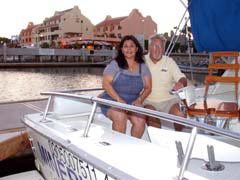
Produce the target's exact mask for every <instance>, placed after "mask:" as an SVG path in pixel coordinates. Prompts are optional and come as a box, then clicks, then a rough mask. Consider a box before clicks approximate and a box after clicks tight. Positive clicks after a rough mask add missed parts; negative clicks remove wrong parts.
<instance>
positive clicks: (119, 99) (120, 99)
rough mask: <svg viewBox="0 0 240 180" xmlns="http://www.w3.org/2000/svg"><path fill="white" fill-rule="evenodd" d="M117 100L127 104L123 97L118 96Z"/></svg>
mask: <svg viewBox="0 0 240 180" xmlns="http://www.w3.org/2000/svg"><path fill="white" fill-rule="evenodd" d="M117 102H120V103H124V104H126V101H124V100H123V99H122V98H117Z"/></svg>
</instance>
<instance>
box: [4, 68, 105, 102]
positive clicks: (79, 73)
mask: <svg viewBox="0 0 240 180" xmlns="http://www.w3.org/2000/svg"><path fill="white" fill-rule="evenodd" d="M102 72H103V68H92V67H91V68H88V67H82V68H37V69H24V70H0V79H1V83H0V92H1V94H0V102H10V101H19V100H29V99H38V98H43V96H41V95H40V92H43V91H53V90H65V89H80V88H94V87H101V85H102Z"/></svg>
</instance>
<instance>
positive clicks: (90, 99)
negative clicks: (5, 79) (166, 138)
mask: <svg viewBox="0 0 240 180" xmlns="http://www.w3.org/2000/svg"><path fill="white" fill-rule="evenodd" d="M96 90H102V88H95V89H78V90H70V91H64V92H43V93H41V94H42V95H48V96H49V99H48V103H47V106H46V109H45V112H44V116H43V120H42V122H44V121H46V122H47V120H46V116H47V114H48V111H49V105H50V103H51V101H52V99H53V98H52V97H55V96H60V97H67V98H70V99H77V100H80V101H83V102H88V103H92V104H93V107H92V111H91V113H90V116H89V119H88V122H87V125H86V127H85V130H84V134H83V136H84V137H88V132H89V129H90V126H91V123H92V122H93V118H94V114H95V112H96V108H97V105H98V104H103V105H108V106H111V107H116V108H120V109H123V110H127V111H132V112H136V113H140V114H143V115H146V116H152V117H155V118H158V119H161V120H165V121H169V122H174V123H179V124H182V125H185V126H189V127H192V132H191V134H190V137H189V141H188V144H187V148H186V150H185V155H184V158H183V163H182V164H181V168H180V172H179V176H178V179H179V180H182V179H183V178H184V171H185V170H186V168H187V165H188V163H189V161H190V156H191V153H192V149H193V146H194V143H195V140H196V136H197V133H198V130H199V129H201V130H204V131H207V132H210V133H214V134H218V135H221V136H225V137H228V138H231V139H234V140H237V141H240V133H236V132H231V131H229V130H226V129H221V128H218V127H215V126H211V125H208V124H204V123H200V122H197V121H192V120H189V119H186V118H182V117H178V116H174V115H171V114H167V113H163V112H159V111H154V110H150V109H146V108H143V107H137V106H133V105H128V104H123V103H119V102H115V101H110V100H106V99H101V98H98V97H95V96H86V95H78V94H69V93H66V92H82V91H96Z"/></svg>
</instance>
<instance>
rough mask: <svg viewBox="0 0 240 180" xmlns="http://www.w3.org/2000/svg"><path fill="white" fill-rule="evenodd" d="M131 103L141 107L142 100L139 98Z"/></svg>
mask: <svg viewBox="0 0 240 180" xmlns="http://www.w3.org/2000/svg"><path fill="white" fill-rule="evenodd" d="M132 105H134V106H139V107H142V106H143V105H142V102H141V100H140V99H139V98H137V99H136V100H135V101H133V102H132Z"/></svg>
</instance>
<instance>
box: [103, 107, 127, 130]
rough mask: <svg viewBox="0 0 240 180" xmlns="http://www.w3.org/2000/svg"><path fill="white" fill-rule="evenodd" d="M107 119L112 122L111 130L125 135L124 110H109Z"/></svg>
mask: <svg viewBox="0 0 240 180" xmlns="http://www.w3.org/2000/svg"><path fill="white" fill-rule="evenodd" d="M107 117H109V118H110V119H111V120H112V129H113V130H114V131H118V132H120V133H126V129H127V113H126V111H124V110H120V109H117V108H110V109H109V110H108V111H107Z"/></svg>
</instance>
